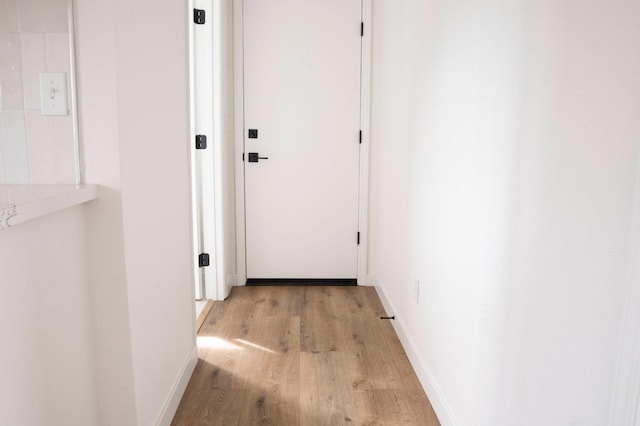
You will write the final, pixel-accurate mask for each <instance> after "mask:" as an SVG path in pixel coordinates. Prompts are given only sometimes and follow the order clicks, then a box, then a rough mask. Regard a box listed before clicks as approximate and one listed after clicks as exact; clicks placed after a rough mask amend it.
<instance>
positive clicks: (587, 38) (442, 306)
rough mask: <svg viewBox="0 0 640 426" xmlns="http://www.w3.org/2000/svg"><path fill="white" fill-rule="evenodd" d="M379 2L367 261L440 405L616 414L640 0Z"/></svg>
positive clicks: (450, 415) (571, 415)
mask: <svg viewBox="0 0 640 426" xmlns="http://www.w3.org/2000/svg"><path fill="white" fill-rule="evenodd" d="M373 16H374V22H373V29H372V30H373V67H372V69H373V75H372V129H371V194H370V195H371V200H370V202H371V220H370V225H369V226H370V247H369V248H370V259H369V273H370V274H371V275H372V276H373V277H375V278H374V279H375V280H377V282H378V284H379V285H380V287H381V289H382V291H383V292H384V294H385V295H386V296H387V298H388V299H389V301H390V304H391V305H392V306H393V307H394V308H395V309H396V312H395V313H396V314H397V315H398V317H399V318H398V321H399V322H400V323H401V324H402V328H403V330H404V331H405V333H406V335H407V338H408V340H409V341H410V342H411V345H412V346H413V347H412V348H411V350H413V351H414V352H415V353H416V354H417V358H416V359H419V360H420V365H417V366H416V367H417V369H419V370H421V371H424V372H426V373H427V374H425V375H424V376H425V377H430V379H431V380H432V381H433V383H432V385H433V388H435V389H437V390H438V391H439V392H440V394H439V395H435V394H433V392H432V394H431V395H430V397H432V398H438V401H435V405H436V407H437V408H438V409H439V412H438V414H439V415H440V417H441V420H442V421H443V423H445V424H453V423H455V424H460V425H513V424H518V425H539V424H549V425H556V424H557V425H560V424H584V425H600V424H606V421H607V416H608V409H609V400H610V394H611V392H612V387H613V379H614V368H615V363H616V359H617V354H616V347H617V345H616V343H617V342H616V338H617V336H618V334H619V327H620V320H621V311H622V307H623V301H624V295H625V288H626V287H625V286H626V282H625V273H626V268H627V265H626V262H627V259H628V253H627V252H628V246H629V242H630V241H629V239H630V232H629V231H630V223H631V216H632V208H633V207H632V206H633V199H634V183H635V175H636V173H637V170H638V164H637V158H638V150H639V148H640V120H639V118H640V98H638V96H637V93H639V92H640V80H638V79H637V70H638V69H639V67H640V54H639V53H638V52H640V4H638V3H636V2H626V1H622V0H616V1H613V2H607V3H606V4H605V3H604V2H599V1H595V0H588V1H580V2H578V1H568V2H560V3H558V2H553V1H549V0H544V1H533V0H518V1H511V2H504V1H497V0H495V1H489V2H462V1H449V2H445V1H435V0H431V1H417V0H412V1H405V2H400V3H399V2H391V1H388V0H387V1H385V0H380V1H374V10H373ZM414 280H418V281H419V282H420V294H419V301H418V302H416V294H415V292H414Z"/></svg>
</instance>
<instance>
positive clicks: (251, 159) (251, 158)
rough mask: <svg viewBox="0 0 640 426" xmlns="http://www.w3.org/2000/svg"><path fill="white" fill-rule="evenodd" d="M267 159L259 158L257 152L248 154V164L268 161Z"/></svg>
mask: <svg viewBox="0 0 640 426" xmlns="http://www.w3.org/2000/svg"><path fill="white" fill-rule="evenodd" d="M268 159H269V157H260V154H258V153H257V152H250V153H249V162H250V163H257V162H258V161H259V160H268Z"/></svg>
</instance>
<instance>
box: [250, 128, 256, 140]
mask: <svg viewBox="0 0 640 426" xmlns="http://www.w3.org/2000/svg"><path fill="white" fill-rule="evenodd" d="M249 139H258V129H249Z"/></svg>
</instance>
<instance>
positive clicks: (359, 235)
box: [358, 232, 360, 245]
mask: <svg viewBox="0 0 640 426" xmlns="http://www.w3.org/2000/svg"><path fill="white" fill-rule="evenodd" d="M358 245H360V233H359V232H358Z"/></svg>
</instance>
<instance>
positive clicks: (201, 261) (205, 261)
mask: <svg viewBox="0 0 640 426" xmlns="http://www.w3.org/2000/svg"><path fill="white" fill-rule="evenodd" d="M198 266H199V267H200V268H202V267H204V266H209V253H200V255H199V256H198Z"/></svg>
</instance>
